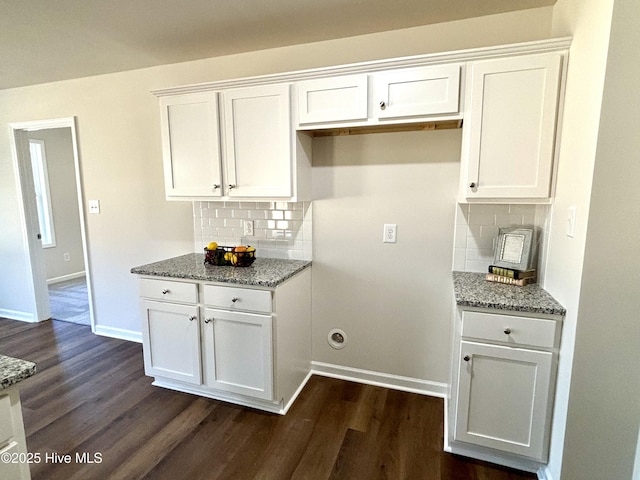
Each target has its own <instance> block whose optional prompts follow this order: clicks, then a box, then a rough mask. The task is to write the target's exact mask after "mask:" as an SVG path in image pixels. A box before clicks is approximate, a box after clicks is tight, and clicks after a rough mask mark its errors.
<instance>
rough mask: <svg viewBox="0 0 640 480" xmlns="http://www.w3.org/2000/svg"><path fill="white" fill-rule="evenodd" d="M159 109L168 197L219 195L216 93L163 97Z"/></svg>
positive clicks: (219, 176)
mask: <svg viewBox="0 0 640 480" xmlns="http://www.w3.org/2000/svg"><path fill="white" fill-rule="evenodd" d="M160 108H161V121H162V150H163V155H164V175H165V190H166V194H167V197H193V196H196V197H197V196H201V197H215V196H220V195H221V188H219V186H220V183H221V171H220V166H221V165H220V142H219V128H218V101H217V96H216V93H214V92H210V93H198V94H185V95H177V96H173V97H165V98H162V99H161V102H160ZM216 185H218V188H216V187H215V186H216Z"/></svg>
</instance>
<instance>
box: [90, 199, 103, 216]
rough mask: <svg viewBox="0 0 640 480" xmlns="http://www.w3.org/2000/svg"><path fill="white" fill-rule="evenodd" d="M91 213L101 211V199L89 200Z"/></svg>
mask: <svg viewBox="0 0 640 480" xmlns="http://www.w3.org/2000/svg"><path fill="white" fill-rule="evenodd" d="M89 213H100V200H89Z"/></svg>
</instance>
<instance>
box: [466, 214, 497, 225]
mask: <svg viewBox="0 0 640 480" xmlns="http://www.w3.org/2000/svg"><path fill="white" fill-rule="evenodd" d="M469 225H495V215H494V214H491V213H470V214H469Z"/></svg>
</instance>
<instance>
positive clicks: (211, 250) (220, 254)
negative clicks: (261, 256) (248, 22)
mask: <svg viewBox="0 0 640 480" xmlns="http://www.w3.org/2000/svg"><path fill="white" fill-rule="evenodd" d="M255 259H256V249H255V248H254V247H252V246H250V245H238V246H236V247H225V246H221V245H218V244H217V243H216V242H211V243H210V244H209V245H207V246H206V247H205V248H204V263H208V264H209V265H217V266H233V267H248V266H249V265H251V264H252V263H253V262H254V260H255Z"/></svg>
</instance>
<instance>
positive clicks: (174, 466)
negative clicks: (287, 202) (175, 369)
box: [0, 319, 536, 480]
mask: <svg viewBox="0 0 640 480" xmlns="http://www.w3.org/2000/svg"><path fill="white" fill-rule="evenodd" d="M0 353H1V354H3V355H9V356H13V357H19V358H23V359H26V360H31V361H34V362H36V363H37V369H38V373H37V374H36V375H35V376H33V377H31V378H29V379H27V380H25V381H24V382H22V383H21V388H20V392H21V399H22V407H23V415H24V422H25V429H26V433H27V446H28V450H29V452H31V453H36V452H37V453H39V454H40V456H41V458H42V459H43V460H42V461H41V462H40V463H38V464H32V465H31V473H32V477H33V479H34V480H40V479H42V480H45V479H46V480H51V479H65V480H70V479H82V480H88V479H89V480H91V479H96V480H98V479H99V480H102V479H127V480H132V479H143V478H144V479H161V480H163V479H171V480H181V479H189V480H192V479H206V480H210V479H238V480H248V479H261V480H288V479H305V480H316V479H318V480H326V479H336V480H337V479H340V480H343V479H349V480H351V479H353V480H361V479H362V480H370V479H371V480H378V479H380V480H381V479H389V480H391V479H398V480H400V479H406V480H467V479H469V480H524V479H533V478H536V477H535V475H532V474H528V473H523V472H518V471H515V470H510V469H506V468H502V467H499V466H495V465H491V464H488V463H484V462H479V461H475V460H471V459H466V458H463V457H458V456H455V455H451V454H447V453H444V452H443V451H442V442H443V401H442V399H438V398H432V397H427V396H422V395H416V394H411V393H405V392H399V391H395V390H389V389H385V388H382V387H375V386H369V385H361V384H357V383H352V382H346V381H342V380H336V379H331V378H325V377H320V376H313V377H312V378H311V379H310V381H309V382H308V384H307V386H306V387H305V388H304V390H303V391H302V393H301V395H300V396H299V397H298V399H297V401H296V402H295V403H294V405H293V407H292V408H291V409H290V411H289V413H288V414H287V415H285V416H280V415H274V414H269V413H265V412H261V411H258V410H254V409H250V408H245V407H240V406H237V405H232V404H229V403H224V402H219V401H215V400H210V399H206V398H201V397H197V396H193V395H189V394H185V393H179V392H173V391H170V390H165V389H162V388H158V387H154V386H152V385H151V379H150V378H149V377H145V375H144V371H143V363H142V348H141V346H140V345H139V344H136V343H131V342H125V341H121V340H116V339H110V338H105V337H99V336H96V335H93V334H92V333H91V331H90V329H89V327H85V326H80V325H74V324H71V323H65V322H58V321H48V322H43V323H40V324H28V323H23V322H17V321H12V320H6V319H0ZM47 453H48V454H52V453H56V454H58V455H64V454H70V455H71V456H72V460H71V463H68V464H67V463H54V462H52V461H46V462H45V461H44V459H45V455H46V454H47ZM82 455H85V457H84V458H82ZM77 456H80V457H81V458H77ZM87 460H92V461H93V463H89V462H88V461H87Z"/></svg>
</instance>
